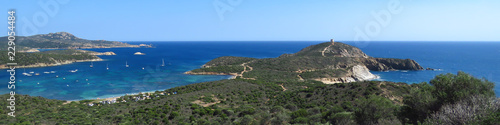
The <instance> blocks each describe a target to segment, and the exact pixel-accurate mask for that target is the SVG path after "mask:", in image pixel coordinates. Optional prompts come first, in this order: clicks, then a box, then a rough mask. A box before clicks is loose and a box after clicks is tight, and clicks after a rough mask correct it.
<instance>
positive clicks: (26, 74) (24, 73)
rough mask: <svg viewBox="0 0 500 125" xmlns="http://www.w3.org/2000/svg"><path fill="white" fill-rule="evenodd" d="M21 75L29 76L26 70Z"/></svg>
mask: <svg viewBox="0 0 500 125" xmlns="http://www.w3.org/2000/svg"><path fill="white" fill-rule="evenodd" d="M23 75H25V76H31V74H29V73H26V69H24V72H23Z"/></svg>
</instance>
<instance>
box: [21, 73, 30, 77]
mask: <svg viewBox="0 0 500 125" xmlns="http://www.w3.org/2000/svg"><path fill="white" fill-rule="evenodd" d="M23 75H25V76H31V74H29V73H23Z"/></svg>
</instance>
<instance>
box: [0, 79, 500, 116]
mask: <svg viewBox="0 0 500 125" xmlns="http://www.w3.org/2000/svg"><path fill="white" fill-rule="evenodd" d="M431 84H432V85H431ZM431 84H428V83H420V84H413V85H408V84H405V83H392V82H374V81H372V82H355V83H345V84H331V85H327V84H322V83H319V82H315V81H304V82H294V81H289V82H280V83H277V82H266V81H261V80H246V79H233V80H222V81H215V82H205V83H198V84H192V85H187V86H180V87H176V88H172V89H167V90H165V91H158V92H156V93H154V94H152V95H150V96H151V97H152V99H147V100H141V101H137V102H136V101H134V100H133V97H134V96H140V95H133V96H132V95H129V96H124V97H121V98H120V99H119V100H126V101H127V102H120V103H116V104H106V105H99V106H87V105H86V104H87V103H89V102H92V101H91V100H82V101H79V102H72V103H69V104H63V101H58V100H50V99H45V98H41V97H30V96H22V95H18V96H16V98H17V99H18V100H19V103H18V104H17V105H16V106H17V107H16V110H17V112H16V114H17V116H16V118H15V119H14V118H12V117H8V116H7V115H6V113H7V112H8V110H6V109H2V110H0V113H1V114H0V124H9V123H19V124H56V123H58V124H326V123H330V124H412V123H423V124H443V123H445V124H451V123H453V124H498V123H500V121H499V120H498V119H499V118H500V115H499V114H500V109H499V108H498V107H499V106H500V104H499V102H498V101H499V100H498V99H497V98H494V94H493V90H492V89H493V88H492V87H493V86H492V83H491V82H488V81H486V80H482V79H477V78H473V77H471V76H470V75H468V74H465V73H462V72H459V73H458V74H457V75H453V74H445V75H440V76H437V77H436V78H435V79H433V80H432V81H431ZM280 85H283V87H284V88H285V89H286V91H284V89H283V88H282V87H281V86H280ZM459 86H462V87H459ZM465 86H468V88H470V89H468V88H465ZM167 92H170V93H172V92H177V94H176V95H160V93H167ZM0 97H1V98H0V99H2V100H5V99H6V98H7V97H8V96H7V95H2V96H0ZM20 100H22V101H20ZM436 100H446V101H436ZM494 100H497V101H494ZM6 105H7V102H6V101H1V102H0V106H2V107H5V106H6ZM465 107H470V108H475V109H469V108H465ZM464 108H465V109H464ZM450 112H453V113H452V114H450ZM463 116H469V117H463ZM16 119H17V120H16Z"/></svg>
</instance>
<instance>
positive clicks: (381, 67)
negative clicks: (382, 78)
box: [363, 58, 424, 71]
mask: <svg viewBox="0 0 500 125" xmlns="http://www.w3.org/2000/svg"><path fill="white" fill-rule="evenodd" d="M363 63H364V64H365V65H366V67H367V68H368V69H370V70H373V71H387V70H423V69H424V68H423V67H422V66H420V65H419V64H418V63H417V62H416V61H415V60H411V59H391V58H368V59H364V60H363Z"/></svg>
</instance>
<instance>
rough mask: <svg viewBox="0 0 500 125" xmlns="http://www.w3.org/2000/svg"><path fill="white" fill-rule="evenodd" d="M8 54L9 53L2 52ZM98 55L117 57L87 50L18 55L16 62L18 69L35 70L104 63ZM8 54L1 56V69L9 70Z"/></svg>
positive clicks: (111, 53)
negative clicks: (86, 63)
mask: <svg viewBox="0 0 500 125" xmlns="http://www.w3.org/2000/svg"><path fill="white" fill-rule="evenodd" d="M0 52H4V53H7V51H0ZM97 55H116V54H115V53H113V52H103V53H99V52H94V51H87V50H75V49H67V50H49V51H43V52H36V53H17V54H16V57H17V58H16V60H15V62H17V64H18V66H16V67H17V68H33V67H47V66H58V65H64V64H71V63H74V62H88V61H102V59H101V58H99V57H98V56H97ZM7 59H8V57H7V54H2V55H0V69H7V68H8V66H6V62H9V60H7Z"/></svg>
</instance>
